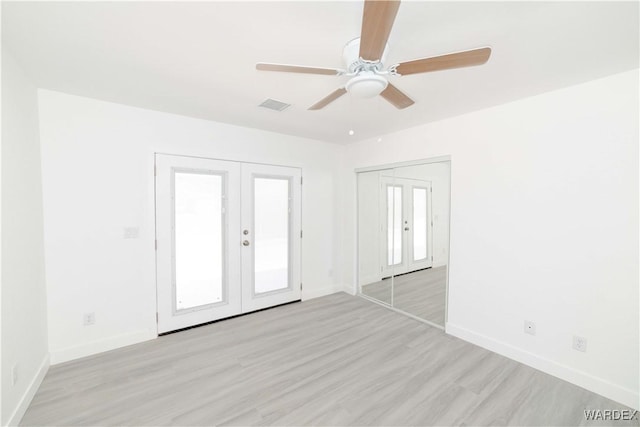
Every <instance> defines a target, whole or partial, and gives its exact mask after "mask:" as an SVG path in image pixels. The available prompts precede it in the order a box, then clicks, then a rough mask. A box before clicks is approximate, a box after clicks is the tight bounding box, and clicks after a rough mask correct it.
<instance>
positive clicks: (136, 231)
mask: <svg viewBox="0 0 640 427" xmlns="http://www.w3.org/2000/svg"><path fill="white" fill-rule="evenodd" d="M139 235H140V227H125V228H124V238H125V239H137V238H138V237H139Z"/></svg>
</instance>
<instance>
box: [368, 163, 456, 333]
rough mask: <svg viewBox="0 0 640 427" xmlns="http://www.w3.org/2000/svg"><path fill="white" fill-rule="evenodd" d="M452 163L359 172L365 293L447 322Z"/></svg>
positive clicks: (427, 318) (440, 323) (432, 320)
mask: <svg viewBox="0 0 640 427" xmlns="http://www.w3.org/2000/svg"><path fill="white" fill-rule="evenodd" d="M449 165H450V164H449V162H448V161H445V162H436V163H425V164H416V165H412V166H403V167H396V168H390V169H382V168H381V169H380V170H373V171H366V172H360V173H358V284H359V289H360V293H361V295H363V296H365V297H367V298H371V299H374V300H376V301H378V302H381V303H383V304H386V305H390V306H392V307H394V308H397V309H399V310H401V311H404V312H406V313H407V314H410V315H412V316H414V317H418V318H420V319H422V320H424V321H426V322H428V323H431V324H434V325H437V326H440V327H443V326H444V324H445V312H446V283H447V261H448V252H449V191H450V184H449V182H450V181H449V180H450V178H449V173H450V172H449Z"/></svg>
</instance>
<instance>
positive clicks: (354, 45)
mask: <svg viewBox="0 0 640 427" xmlns="http://www.w3.org/2000/svg"><path fill="white" fill-rule="evenodd" d="M388 49H389V45H388V44H387V45H385V48H384V53H383V54H382V57H381V58H380V59H379V60H378V61H365V60H363V59H362V58H360V37H357V38H355V39H353V40H351V41H350V42H349V43H347V44H346V45H345V46H344V49H343V50H342V60H343V61H344V64H345V68H346V69H347V70H348V72H349V73H350V74H356V73H358V72H359V71H363V70H366V71H382V64H383V63H384V61H385V59H386V57H387V50H388Z"/></svg>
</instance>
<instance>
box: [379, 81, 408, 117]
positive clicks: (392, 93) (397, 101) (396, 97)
mask: <svg viewBox="0 0 640 427" xmlns="http://www.w3.org/2000/svg"><path fill="white" fill-rule="evenodd" d="M380 96H381V97H383V98H384V99H386V100H387V101H389V102H390V103H392V104H393V105H394V106H395V107H396V108H398V109H400V110H402V109H404V108H407V107H410V106H412V105H413V104H415V102H414V101H413V99H411V98H409V97H408V96H407V95H405V94H404V93H402V92H401V91H400V89H398V88H397V87H395V86H394V85H392V84H391V83H389V84H388V85H387V88H386V89H385V90H383V91H382V93H381V94H380Z"/></svg>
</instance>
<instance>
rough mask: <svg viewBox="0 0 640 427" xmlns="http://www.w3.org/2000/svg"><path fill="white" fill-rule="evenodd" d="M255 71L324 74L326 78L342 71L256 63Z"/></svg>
mask: <svg viewBox="0 0 640 427" xmlns="http://www.w3.org/2000/svg"><path fill="white" fill-rule="evenodd" d="M256 70H260V71H283V72H286V73H303V74H324V75H328V76H337V75H338V74H341V73H342V70H337V69H335V68H320V67H303V66H300V65H285V64H265V63H263V62H258V63H257V64H256Z"/></svg>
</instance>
